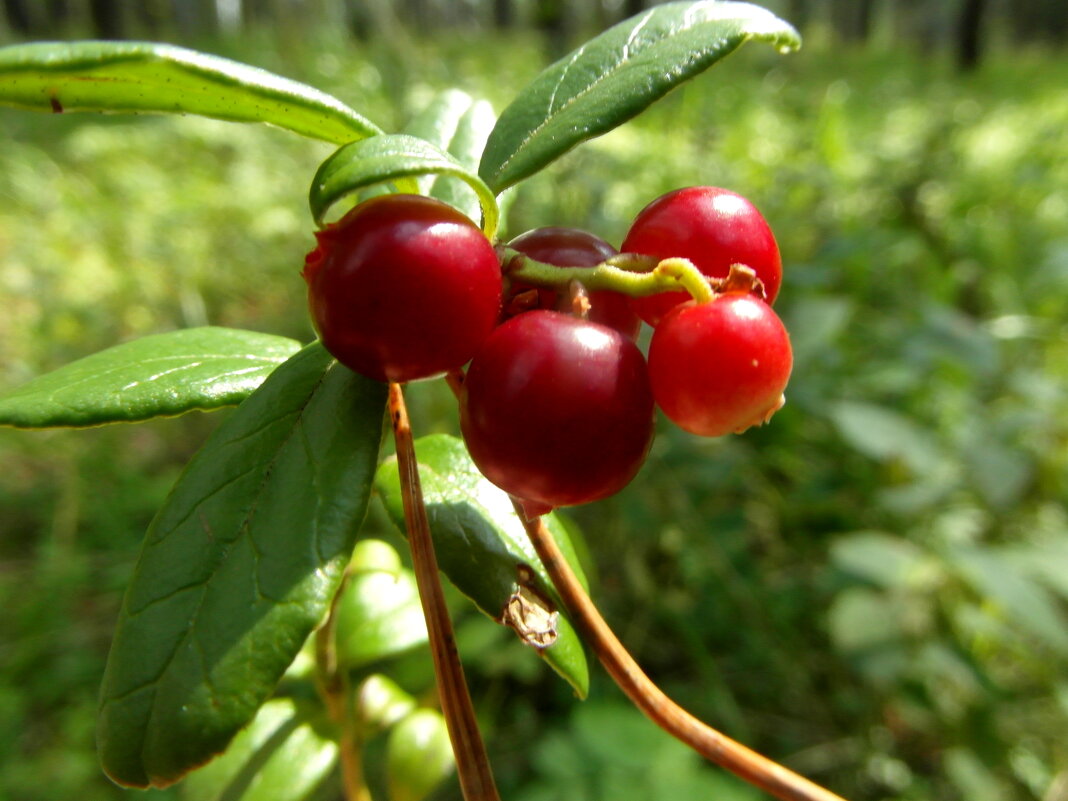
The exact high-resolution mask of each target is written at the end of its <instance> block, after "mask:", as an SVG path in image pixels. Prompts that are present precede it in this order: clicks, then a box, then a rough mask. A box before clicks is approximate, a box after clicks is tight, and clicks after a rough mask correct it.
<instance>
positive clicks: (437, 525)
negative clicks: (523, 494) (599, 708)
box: [375, 434, 589, 697]
mask: <svg viewBox="0 0 1068 801" xmlns="http://www.w3.org/2000/svg"><path fill="white" fill-rule="evenodd" d="M415 452H416V457H417V458H418V460H419V476H420V480H421V482H422V485H423V496H424V501H425V502H426V508H427V516H428V517H429V520H430V531H431V534H432V536H433V538H434V548H435V550H436V552H437V557H438V564H439V566H440V567H441V570H442V571H443V572H444V573H445V575H446V576H448V578H449V580H450V581H451V582H452V583H453V584H454V585H455V586H456V587H457V589H459V590H460V592H462V593H463V594H464V595H466V596H467V597H469V598H470V599H471V600H472V601H473V602H474V603H475V605H476V606H478V608H479V609H481V610H482V611H483V612H485V613H486V614H487V615H489V616H490V617H491V618H493V619H494V620H500V619H501V616H502V613H503V611H504V608H505V605H506V604H507V603H508V600H509V598H510V597H511V596H512V594H513V593H514V592H515V591H516V589H517V588H518V586H519V584H518V581H517V567H518V566H519V565H528V566H529V567H531V568H532V569H533V570H534V573H535V582H536V585H537V588H538V591H539V592H540V593H541V594H542V595H543V596H544V597H547V598H549V599H551V600H552V601H553V603H554V605H555V606H556V608H557V609H558V610H562V609H563V603H562V602H561V601H560V599H559V597H558V596H557V594H556V592H555V590H554V589H553V586H552V582H551V581H550V580H549V577H548V575H547V574H546V572H545V568H544V567H543V566H542V564H541V560H540V559H538V555H537V553H535V551H534V547H533V546H532V545H531V544H530V540H529V539H528V538H527V535H526V531H525V530H524V528H523V524H522V523H521V522H520V520H519V518H517V517H516V515H515V512H514V511H513V509H512V503H511V501H510V500H509V498H508V496H507V494H505V493H504V492H502V491H501V490H499V489H497V488H496V487H495V486H493V484H491V483H490V482H489V481H488V480H486V479H485V478H484V477H483V476H482V474H481V473H479V472H478V468H476V467H475V465H474V463H473V462H472V461H471V457H470V456H468V454H467V448H465V447H464V444H463V441H462V440H460V439H457V438H456V437H452V436H448V435H446V434H435V435H432V436H428V437H422V438H420V439H419V440H417V441H416V443H415ZM375 488H376V489H377V490H378V492H379V493H380V494H381V495H382V498H383V500H384V501H385V505H386V510H387V511H388V512H389V515H390V518H391V519H392V520H393V521H394V523H395V524H396V525H397V526H398V528H400V529H401V530H402V531H403V530H404V509H403V506H402V502H401V494H400V478H399V475H398V471H397V462H396V460H395V459H390V460H387V461H386V462H384V463H383V464H382V466H381V467H379V469H378V475H377V477H376V478H375ZM547 522H548V525H549V528H550V530H551V531H552V533H553V536H554V537H555V538H556V541H557V543H558V544H559V545H560V549H561V550H562V551H563V552H564V556H565V557H566V558H567V561H568V563H569V564H570V565H571V567H572V568H573V569H574V570H575V572H576V573H577V574H578V576H579V577H580V579H581V580H582V581H583V583H585V577H584V575H583V573H582V568H581V567H580V566H579V564H578V559H577V558H576V556H575V551H574V548H573V546H572V544H571V538H570V537H569V536H568V534H567V531H566V529H565V528H564V526H563V525H562V524H561V522H560V521H559V519H558V518H557V517H556V516H555V515H552V514H551V515H547ZM557 632H558V635H559V636H558V637H557V639H556V642H555V643H553V644H552V645H550V646H549V647H548V648H545V649H542V650H540V651H538V653H540V654H541V655H542V656H544V657H545V660H546V661H547V662H548V663H549V665H550V666H552V668H553V669H554V670H556V672H557V673H559V674H560V675H561V676H562V677H563V678H564V679H566V680H567V681H568V682H570V683H571V685H572V686H573V687H574V689H575V692H576V693H578V695H579V696H580V697H585V695H586V691H587V689H588V687H589V673H588V669H587V665H586V654H585V652H584V651H583V649H582V644H581V642H580V641H579V638H578V635H577V634H576V633H575V630H574V628H573V627H572V625H571V622H570V621H569V620H568V619H567V616H566V615H565V614H564V613H563V612H562V611H561V612H560V615H559V620H558V624H557Z"/></svg>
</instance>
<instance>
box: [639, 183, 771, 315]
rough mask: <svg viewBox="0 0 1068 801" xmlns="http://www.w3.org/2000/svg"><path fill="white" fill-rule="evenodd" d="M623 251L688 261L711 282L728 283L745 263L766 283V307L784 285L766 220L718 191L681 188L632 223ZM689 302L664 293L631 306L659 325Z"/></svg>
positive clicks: (679, 294)
mask: <svg viewBox="0 0 1068 801" xmlns="http://www.w3.org/2000/svg"><path fill="white" fill-rule="evenodd" d="M622 250H623V252H624V253H642V254H645V255H646V256H654V257H656V258H658V259H667V258H671V257H680V258H684V259H689V260H690V261H692V262H693V263H694V264H695V265H696V266H697V269H699V270H700V271H701V272H702V273H704V274H705V275H707V276H709V277H710V278H724V277H726V275H727V273H728V271H729V269H730V266H731V264H734V263H738V264H744V265H746V266H747V267H750V268H751V269H753V270H754V271H755V272H756V275H757V278H759V279H760V280H761V282H763V284H764V292H765V294H766V298H767V301H768V303H773V302H774V300H775V296H776V295H778V294H779V284H780V283H782V260H781V259H780V257H779V246H778V245H777V244H776V243H775V237H774V236H773V235H772V233H771V228H770V227H769V226H768V223H767V221H766V220H765V219H764V217H763V216H761V214H760V212H759V211H757V209H756V207H755V206H754V205H753V204H752V203H750V202H749V201H748V200H746V199H745V198H744V197H742V196H741V195H736V194H735V193H734V192H729V191H727V190H726V189H718V188H716V187H714V186H691V187H688V188H686V189H677V190H675V191H674V192H668V193H667V194H666V195H662V196H661V197H659V198H657V199H656V200H654V201H653V202H652V203H650V204H649V205H648V206H646V207H645V208H644V209H642V210H641V212H639V213H638V216H637V217H636V218H635V219H634V223H633V224H632V225H631V227H630V231H629V232H628V233H627V238H626V239H625V240H623V247H622ZM688 299H689V295H687V294H686V293H685V292H664V293H661V294H659V295H651V296H649V297H644V298H633V299H632V300H631V306H632V308H633V309H634V310H635V311H636V312H637V313H638V316H640V317H641V318H642V319H643V320H645V322H647V323H649V324H650V325H657V324H658V323H659V321H660V319H661V318H662V317H663V316H664V315H665V314H667V312H668V310H670V309H671V308H672V307H673V306H677V305H678V304H680V303H684V302H686V301H687V300H688Z"/></svg>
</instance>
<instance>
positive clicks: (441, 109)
mask: <svg viewBox="0 0 1068 801" xmlns="http://www.w3.org/2000/svg"><path fill="white" fill-rule="evenodd" d="M496 121H497V115H496V114H494V113H493V107H492V106H491V105H490V104H489V103H488V102H487V101H485V100H475V99H474V98H473V97H471V96H470V95H468V94H467V93H465V92H461V91H460V90H459V89H449V90H448V91H445V92H442V93H441V94H439V95H437V96H436V97H435V98H434V100H433V101H431V103H430V105H428V106H427V107H426V108H425V109H424V110H423V112H422V113H421V114H419V116H417V117H416V118H415V119H414V120H412V122H411V124H410V125H409V126H408V128H407V131H406V132H407V133H409V134H411V135H412V136H417V137H419V138H420V139H425V140H427V141H428V142H430V143H431V144H434V145H436V146H437V147H439V148H441V149H442V150H445V151H447V152H448V153H449V154H450V155H452V156H454V157H455V158H456V160H457V161H459V162H460V163H461V164H462V165H463V166H464V167H466V168H467V169H468V170H470V171H471V172H475V171H477V170H478V162H479V159H480V158H481V156H482V151H483V150H484V149H485V147H486V140H487V139H488V138H489V134H490V131H491V130H493V125H494V123H495V122H496ZM418 184H419V192H420V193H422V194H424V195H430V196H431V197H436V198H437V199H438V200H443V201H445V202H446V203H448V204H450V205H452V206H455V207H456V208H458V209H460V211H462V212H463V213H464V214H466V215H467V216H468V217H470V218H471V219H478V217H479V213H480V210H481V206H480V204H479V199H478V194H477V193H476V192H475V191H474V190H473V189H472V188H471V187H470V186H468V185H467V184H466V183H464V182H463V181H460V180H458V179H456V178H454V177H452V176H449V175H426V176H423V177H421V178H419V179H418Z"/></svg>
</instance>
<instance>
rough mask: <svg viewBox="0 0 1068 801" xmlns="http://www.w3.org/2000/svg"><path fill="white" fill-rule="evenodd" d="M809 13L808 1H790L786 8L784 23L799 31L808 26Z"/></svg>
mask: <svg viewBox="0 0 1068 801" xmlns="http://www.w3.org/2000/svg"><path fill="white" fill-rule="evenodd" d="M809 11H810V8H809V4H808V0H790V2H789V3H788V4H787V6H786V21H787V22H789V23H790V24H791V25H793V26H794V27H795V28H797V29H798V30H801V29H802V28H804V27H805V26H806V25H807V24H808V17H809Z"/></svg>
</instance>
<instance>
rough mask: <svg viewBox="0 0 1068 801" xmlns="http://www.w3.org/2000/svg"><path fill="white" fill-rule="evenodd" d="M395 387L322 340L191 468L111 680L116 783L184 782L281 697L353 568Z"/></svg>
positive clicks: (108, 759) (164, 516) (108, 751)
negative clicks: (286, 676)
mask: <svg viewBox="0 0 1068 801" xmlns="http://www.w3.org/2000/svg"><path fill="white" fill-rule="evenodd" d="M385 390H386V387H385V385H384V384H380V383H378V382H374V381H369V380H367V379H364V378H361V377H359V376H357V375H356V374H355V373H353V372H351V371H350V370H347V369H345V368H344V367H341V366H340V365H338V364H337V363H336V362H334V361H333V360H332V359H331V358H330V356H329V355H328V354H327V353H326V351H324V350H323V348H322V346H321V345H319V344H318V343H314V344H312V345H309V346H308V347H306V348H305V349H304V350H302V351H300V353H298V354H297V355H296V356H294V357H292V358H291V359H290V360H289V361H288V362H286V363H285V364H284V365H282V366H281V367H280V368H278V370H276V371H275V372H274V373H272V374H271V376H270V377H269V378H268V379H267V381H265V382H264V384H263V386H261V387H260V388H259V389H258V390H257V391H256V392H255V393H254V394H253V395H252V396H251V397H249V398H248V400H246V401H245V402H244V403H243V404H241V406H239V407H238V409H237V410H236V411H235V412H234V414H233V415H232V416H230V417H229V418H228V419H227V420H226V421H225V422H224V423H223V425H222V426H221V427H220V428H219V429H218V430H217V431H216V432H215V434H214V435H213V436H212V437H211V439H210V440H209V441H208V442H207V444H206V445H205V446H204V447H203V448H202V449H201V450H200V452H199V453H198V454H197V455H196V456H195V457H194V458H193V460H192V461H191V462H190V463H189V465H188V466H187V467H186V469H185V472H184V473H183V474H182V476H181V478H180V479H179V480H178V483H177V484H176V486H175V488H174V489H173V490H172V491H171V494H170V496H169V497H168V498H167V501H166V502H165V504H164V506H163V508H162V509H161V510H160V512H159V513H158V514H157V515H156V518H155V519H154V520H153V521H152V524H151V525H150V526H149V529H148V533H147V534H146V536H145V543H144V545H143V547H142V550H141V556H140V559H139V560H138V563H137V567H136V569H135V570H134V575H133V578H132V579H131V581H130V584H129V586H128V588H127V590H126V597H125V599H124V601H123V608H122V612H121V615H120V618H119V624H118V628H117V630H116V633H115V638H114V641H113V642H112V646H111V653H110V655H109V656H108V664H107V668H106V670H105V673H104V681H103V687H102V689H101V706H100V714H99V718H98V727H97V744H98V750H99V752H100V759H101V762H102V764H103V766H104V770H105V771H106V772H107V773H108V775H109V776H111V778H112V779H113V780H115V781H116V782H118V783H120V784H126V785H132V786H136V787H144V786H147V785H150V784H151V785H157V786H165V785H168V784H170V783H172V782H174V781H176V780H178V779H179V778H181V776H182V775H183V774H184V773H186V772H187V771H189V770H190V769H192V768H194V767H196V766H197V765H200V764H202V763H203V762H205V761H207V760H208V759H210V758H211V757H212V756H213V755H215V754H217V753H219V752H220V751H222V750H223V749H224V748H225V747H226V745H227V743H228V742H229V741H230V739H231V738H232V737H233V736H234V734H235V733H236V732H237V731H238V730H239V729H240V728H241V727H243V726H244V725H246V724H247V723H248V722H249V721H250V720H251V719H252V717H253V715H254V714H255V712H256V710H257V709H258V708H259V706H260V704H262V703H263V701H264V699H266V698H267V697H268V696H269V695H270V693H271V691H272V690H273V688H274V686H275V684H276V683H277V682H278V680H279V679H280V678H281V676H282V674H283V673H284V672H285V670H286V667H287V666H288V665H289V664H290V662H292V661H293V659H294V657H295V656H296V654H297V652H298V651H299V650H300V648H301V646H302V645H303V644H304V641H305V639H306V638H307V636H308V635H309V633H310V632H311V630H312V629H313V628H314V627H315V625H316V624H317V623H318V622H319V621H320V620H321V619H322V617H323V615H324V614H325V612H326V610H327V608H328V606H329V604H330V601H331V598H332V597H333V595H334V593H335V591H336V589H337V587H338V584H339V583H340V580H341V576H342V573H343V571H344V569H345V565H346V564H347V562H348V560H349V556H350V554H351V551H352V546H353V542H354V539H355V535H356V530H357V528H358V527H359V524H360V522H361V520H362V519H363V516H364V514H365V512H366V508H367V498H368V493H369V490H370V485H371V480H372V477H373V474H374V469H375V462H376V460H377V458H378V448H379V444H380V440H381V432H382V414H383V409H384V405H385Z"/></svg>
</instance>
